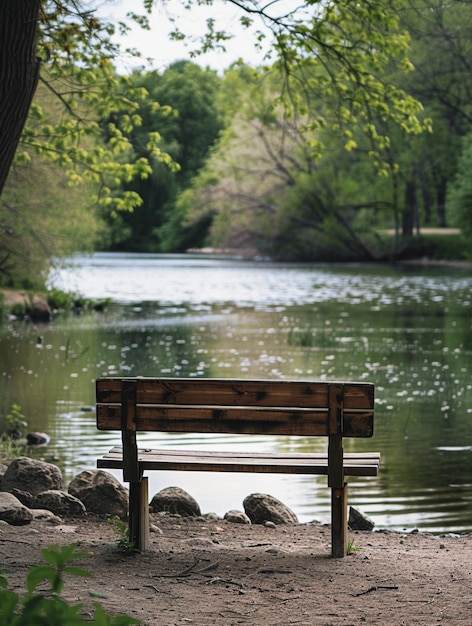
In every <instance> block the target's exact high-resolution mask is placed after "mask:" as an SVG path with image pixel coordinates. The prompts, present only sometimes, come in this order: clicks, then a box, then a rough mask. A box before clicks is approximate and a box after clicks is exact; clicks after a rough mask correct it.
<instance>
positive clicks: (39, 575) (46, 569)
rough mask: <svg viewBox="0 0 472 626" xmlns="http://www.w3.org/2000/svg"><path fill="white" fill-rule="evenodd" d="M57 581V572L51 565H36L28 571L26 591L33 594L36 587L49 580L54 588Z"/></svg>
mask: <svg viewBox="0 0 472 626" xmlns="http://www.w3.org/2000/svg"><path fill="white" fill-rule="evenodd" d="M55 579H56V570H55V569H54V568H53V567H51V566H50V565H35V566H34V567H31V568H30V570H29V571H28V575H27V577H26V589H27V590H28V593H33V592H34V591H35V590H36V587H37V586H38V585H40V584H41V583H42V582H43V581H45V580H47V581H48V582H49V583H50V585H51V587H53V586H54V582H55Z"/></svg>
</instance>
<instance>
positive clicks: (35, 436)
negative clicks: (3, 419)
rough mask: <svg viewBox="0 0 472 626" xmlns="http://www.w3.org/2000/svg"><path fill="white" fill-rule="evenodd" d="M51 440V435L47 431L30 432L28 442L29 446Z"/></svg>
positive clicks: (44, 443) (43, 443)
mask: <svg viewBox="0 0 472 626" xmlns="http://www.w3.org/2000/svg"><path fill="white" fill-rule="evenodd" d="M50 441H51V437H50V436H49V435H47V434H46V433H28V434H27V435H26V443H27V444H28V445H29V446H43V445H46V444H47V443H49V442H50Z"/></svg>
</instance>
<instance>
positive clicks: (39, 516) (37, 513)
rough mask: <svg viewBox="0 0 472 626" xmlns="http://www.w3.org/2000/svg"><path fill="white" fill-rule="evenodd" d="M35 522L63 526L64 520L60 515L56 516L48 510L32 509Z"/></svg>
mask: <svg viewBox="0 0 472 626" xmlns="http://www.w3.org/2000/svg"><path fill="white" fill-rule="evenodd" d="M31 513H32V514H33V519H34V520H40V521H41V522H48V523H49V524H62V518H60V517H59V516H58V515H54V513H53V512H52V511H48V510H47V509H31Z"/></svg>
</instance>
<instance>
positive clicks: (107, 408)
mask: <svg viewBox="0 0 472 626" xmlns="http://www.w3.org/2000/svg"><path fill="white" fill-rule="evenodd" d="M135 424H136V430H138V431H145V432H147V431H152V432H158V431H161V432H187V433H191V432H196V433H233V434H238V433H240V434H269V435H299V436H318V437H323V436H328V434H329V424H328V413H327V411H326V410H322V409H319V410H317V411H313V410H309V409H296V408H290V409H276V408H272V407H271V408H269V409H263V408H259V409H254V408H253V407H247V408H244V407H235V408H234V407H220V406H194V407H187V406H168V405H149V406H142V405H138V406H137V407H136V414H135ZM97 428H98V429H99V430H121V407H120V405H117V404H109V405H107V404H98V405H97ZM373 432H374V413H373V411H363V412H355V411H349V412H348V411H345V412H344V418H343V431H342V433H341V434H342V435H344V436H346V437H372V435H373Z"/></svg>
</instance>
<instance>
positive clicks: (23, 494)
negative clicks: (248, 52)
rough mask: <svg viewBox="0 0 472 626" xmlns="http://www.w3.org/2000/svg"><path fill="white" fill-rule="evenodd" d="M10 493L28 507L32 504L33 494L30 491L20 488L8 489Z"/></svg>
mask: <svg viewBox="0 0 472 626" xmlns="http://www.w3.org/2000/svg"><path fill="white" fill-rule="evenodd" d="M10 493H11V494H13V495H14V496H15V498H18V500H19V501H20V502H21V504H24V505H25V506H27V507H28V508H29V509H30V508H31V505H32V504H33V496H32V495H31V494H30V493H28V492H27V491H21V489H10Z"/></svg>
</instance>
